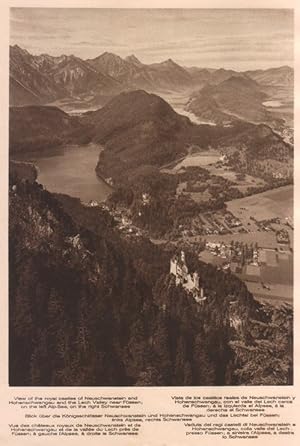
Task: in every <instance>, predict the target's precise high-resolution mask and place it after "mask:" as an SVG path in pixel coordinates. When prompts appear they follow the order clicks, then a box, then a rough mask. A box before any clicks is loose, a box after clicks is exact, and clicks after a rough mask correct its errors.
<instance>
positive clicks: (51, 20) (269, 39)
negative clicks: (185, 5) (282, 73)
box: [10, 8, 293, 70]
mask: <svg viewBox="0 0 300 446" xmlns="http://www.w3.org/2000/svg"><path fill="white" fill-rule="evenodd" d="M10 42H11V44H15V43H16V44H18V45H19V46H21V47H23V48H26V49H27V50H28V51H29V52H31V53H33V54H40V53H48V54H51V55H61V54H75V55H76V56H79V57H81V58H83V59H87V58H93V57H96V56H98V55H100V54H101V53H103V52H104V51H109V52H113V53H115V54H118V55H120V56H121V57H125V56H127V55H129V54H132V53H133V54H135V55H136V56H137V57H138V58H139V59H140V60H141V61H142V62H144V63H152V62H160V61H162V60H165V59H168V58H172V59H173V60H175V61H176V62H178V63H180V64H182V65H186V66H192V65H195V66H200V67H213V68H216V67H217V68H218V67H223V68H233V69H236V70H247V69H256V68H269V67H275V66H280V65H291V66H292V65H293V11H292V10H291V9H290V10H288V9H231V10H230V9H229V10H228V9H227V10H221V9H71V8H69V9H56V8H12V9H11V22H10Z"/></svg>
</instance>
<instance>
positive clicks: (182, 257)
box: [180, 251, 185, 263]
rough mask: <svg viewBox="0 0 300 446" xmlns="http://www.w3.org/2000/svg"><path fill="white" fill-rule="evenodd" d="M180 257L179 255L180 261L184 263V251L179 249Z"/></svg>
mask: <svg viewBox="0 0 300 446" xmlns="http://www.w3.org/2000/svg"><path fill="white" fill-rule="evenodd" d="M180 257H181V261H182V263H185V253H184V251H181V253H180Z"/></svg>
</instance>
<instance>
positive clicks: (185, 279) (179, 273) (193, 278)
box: [170, 251, 207, 303]
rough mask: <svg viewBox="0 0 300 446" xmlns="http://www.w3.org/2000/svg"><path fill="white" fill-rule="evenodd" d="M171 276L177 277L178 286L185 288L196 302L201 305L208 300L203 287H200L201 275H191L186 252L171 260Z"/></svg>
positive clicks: (195, 273)
mask: <svg viewBox="0 0 300 446" xmlns="http://www.w3.org/2000/svg"><path fill="white" fill-rule="evenodd" d="M170 274H173V276H175V283H176V286H179V285H181V286H182V287H183V288H185V289H186V290H187V291H188V292H189V293H191V294H192V295H193V297H194V299H195V301H196V302H198V303H201V302H204V301H205V300H206V299H207V297H206V296H204V289H203V287H202V286H200V279H199V274H198V273H197V272H196V271H195V272H194V273H189V270H188V267H187V264H186V261H185V253H184V251H181V253H180V255H177V254H175V255H174V256H173V257H172V259H171V260H170Z"/></svg>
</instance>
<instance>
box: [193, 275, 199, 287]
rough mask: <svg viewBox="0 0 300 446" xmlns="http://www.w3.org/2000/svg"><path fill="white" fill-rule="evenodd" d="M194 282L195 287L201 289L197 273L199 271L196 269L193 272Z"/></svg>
mask: <svg viewBox="0 0 300 446" xmlns="http://www.w3.org/2000/svg"><path fill="white" fill-rule="evenodd" d="M193 282H194V288H195V289H196V290H199V274H198V273H197V271H195V272H194V274H193Z"/></svg>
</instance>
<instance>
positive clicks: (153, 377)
mask: <svg viewBox="0 0 300 446" xmlns="http://www.w3.org/2000/svg"><path fill="white" fill-rule="evenodd" d="M58 198H59V200H58V199H57V197H54V196H53V195H52V194H50V193H48V192H47V191H45V190H43V188H42V186H40V185H38V184H37V183H35V182H34V183H30V182H28V181H24V180H23V181H19V179H18V178H17V176H16V175H15V174H14V172H13V171H12V172H11V184H10V196H9V199H10V234H9V236H10V239H9V241H10V257H9V262H10V265H9V266H10V271H9V272H10V277H9V279H10V295H9V318H10V324H9V330H10V344H9V346H10V385H56V386H59V385H226V384H227V385H230V384H235V383H239V384H248V383H249V384H251V383H252V380H251V376H250V375H249V373H247V370H245V366H246V365H247V362H246V361H245V360H244V358H245V355H244V353H242V354H241V353H240V350H239V346H240V345H242V346H244V347H245V348H247V349H249V348H250V349H251V348H252V347H253V346H256V347H257V346H258V341H259V340H260V339H264V340H265V341H267V342H269V347H270V345H271V343H272V336H274V330H275V329H276V330H277V328H276V327H275V328H274V327H273V326H272V323H274V324H275V325H276V324H277V325H278V324H279V322H278V320H275V319H274V317H273V315H274V312H273V313H272V312H270V314H267V313H266V312H265V311H263V310H262V308H261V307H260V306H259V305H258V304H257V303H256V302H255V301H254V300H253V298H252V296H251V295H250V294H249V293H248V291H247V289H246V288H245V286H244V285H243V284H242V283H241V282H240V281H239V280H238V279H237V278H236V277H234V276H231V274H225V273H222V272H220V271H216V269H215V268H214V267H212V266H211V265H205V264H202V263H199V262H198V260H197V259H196V258H193V257H192V256H188V260H189V265H188V266H189V270H191V271H195V270H197V271H198V273H199V276H200V279H201V280H202V284H203V286H204V289H205V293H206V295H207V296H208V299H207V302H206V304H205V305H198V304H197V303H196V302H195V301H194V299H193V297H192V296H191V295H188V294H187V293H186V291H185V290H184V289H183V288H182V287H181V286H176V285H175V281H174V277H173V276H172V275H170V274H168V272H169V259H170V257H171V255H172V252H165V251H162V250H161V249H160V248H158V247H155V246H154V245H152V244H151V243H150V242H149V241H147V240H139V239H136V240H133V241H126V240H123V239H121V238H120V236H119V234H118V232H117V231H116V230H115V229H114V222H113V219H112V218H111V217H110V216H109V215H108V214H106V213H105V212H104V211H101V210H100V209H97V208H85V207H82V205H81V204H80V203H79V201H76V200H75V201H74V202H72V199H71V202H68V204H67V201H68V200H67V199H63V197H58ZM232 301H234V302H236V309H235V310H233V309H232V305H231V304H230V302H232ZM272 318H273V319H272ZM232 321H234V323H232ZM251 321H254V323H252V322H251ZM284 321H285V324H283V323H282V324H280V327H281V328H280V330H281V331H280V330H279V331H278V330H277V331H276V333H277V334H278V336H276V339H277V340H278V339H279V338H280V336H281V337H282V336H283V334H284V339H285V340H286V342H287V343H288V342H289V339H290V337H291V334H290V331H289V330H290V328H289V327H290V322H289V321H288V320H287V319H284ZM255 324H256V325H255ZM259 324H265V329H263V330H262V329H261V327H262V325H259ZM270 324H271V325H270ZM253 327H254V328H253ZM279 335H280V336H279ZM276 342H277V341H276ZM286 345H287V344H286ZM277 353H278V356H276V355H277ZM283 355H284V354H283V348H282V349H281V351H280V352H277V350H276V352H275V354H274V355H273V359H274V361H276V364H277V366H278V367H279V368H280V365H281V363H284V367H282V368H281V372H280V373H279V374H278V376H279V378H277V381H280V383H282V384H286V383H287V382H288V379H289V378H288V376H289V375H288V373H289V368H290V363H289V351H287V350H286V352H285V358H284V357H283ZM257 357H259V356H256V355H255V354H252V357H251V358H250V359H251V361H252V362H250V364H254V362H255V360H257ZM269 357H270V358H271V357H272V354H271V353H270V354H269ZM247 358H248V359H249V357H247ZM247 358H246V360H247ZM283 359H285V360H284V361H283ZM282 361H283V362H282ZM239 371H240V372H239ZM266 377H267V378H268V377H269V380H272V379H273V377H272V373H271V372H269V371H268V370H267V369H265V370H264V371H263V372H262V378H261V381H264V380H265V379H266ZM276 383H277V382H276Z"/></svg>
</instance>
